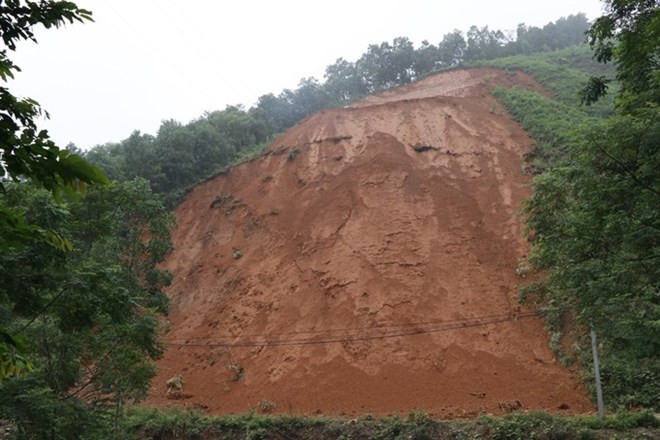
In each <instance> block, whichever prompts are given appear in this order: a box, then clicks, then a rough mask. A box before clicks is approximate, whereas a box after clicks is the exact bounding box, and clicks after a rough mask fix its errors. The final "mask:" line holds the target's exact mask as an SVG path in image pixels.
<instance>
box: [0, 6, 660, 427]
mask: <svg viewBox="0 0 660 440" xmlns="http://www.w3.org/2000/svg"><path fill="white" fill-rule="evenodd" d="M605 3H606V5H607V7H608V9H607V11H608V12H607V14H606V15H604V16H603V17H601V18H600V19H598V20H597V21H596V22H595V23H588V22H587V20H586V17H585V16H584V15H583V14H577V15H574V16H569V17H567V18H562V19H559V20H557V21H555V22H554V23H549V24H548V25H546V26H544V27H543V28H538V27H529V26H525V25H520V26H519V27H518V28H517V29H516V30H515V32H505V31H500V30H496V31H493V30H490V29H489V28H488V27H483V28H479V27H477V26H473V27H471V28H470V29H469V30H468V32H467V33H466V34H463V33H462V32H461V31H458V30H456V31H453V32H451V33H448V34H446V35H445V36H444V37H443V38H442V40H441V41H440V42H439V43H437V44H431V43H429V42H428V41H424V42H422V44H421V45H420V46H419V47H417V48H416V47H415V45H414V44H413V43H412V42H411V41H410V40H408V39H407V38H405V37H400V38H396V39H394V40H393V41H392V43H389V42H383V43H381V44H373V45H370V46H369V47H368V48H367V51H366V52H365V53H364V54H363V55H362V56H361V57H360V58H359V59H358V60H356V61H354V62H351V61H347V60H344V59H339V60H337V61H336V62H335V63H334V64H332V65H330V66H328V67H327V69H326V74H325V77H324V79H323V81H320V80H318V79H315V78H305V79H303V80H301V81H300V83H299V85H298V87H297V88H296V89H294V90H288V89H287V90H283V91H282V92H280V93H279V94H277V95H275V94H268V95H264V96H262V97H261V98H259V100H258V102H257V104H256V105H255V106H253V107H252V108H249V109H245V108H244V107H242V106H229V107H227V108H226V109H224V110H220V111H215V112H210V113H208V114H204V115H202V116H201V117H200V118H198V119H196V120H194V121H192V122H189V123H185V124H184V123H180V122H177V121H171V120H170V121H164V122H163V123H162V125H161V127H160V129H159V131H158V133H156V134H155V135H149V134H143V133H140V132H135V133H133V134H132V135H131V136H130V137H129V138H127V139H125V140H123V141H121V142H118V143H112V144H107V145H101V146H96V147H94V148H92V149H91V150H89V151H88V152H85V153H83V152H81V151H80V150H78V149H77V148H76V147H75V146H69V147H68V148H67V149H59V148H58V147H57V146H56V145H55V144H54V143H53V142H52V141H50V139H48V136H47V134H46V133H45V132H43V131H39V130H38V129H37V127H36V122H35V121H36V118H37V117H38V115H39V114H41V112H42V110H41V108H40V107H39V105H38V104H37V103H36V102H35V101H33V100H29V99H28V100H25V99H19V98H16V97H14V96H13V95H12V94H11V93H10V91H9V90H8V89H7V88H6V87H0V115H1V116H2V118H1V120H0V147H1V148H2V149H1V152H2V174H3V177H2V181H1V182H0V185H1V188H0V189H1V191H0V233H1V235H0V251H1V253H0V428H3V424H4V423H5V421H8V422H9V421H11V427H12V429H13V430H14V431H13V434H14V435H15V436H16V437H17V438H108V437H109V436H110V435H112V433H114V434H115V435H118V431H119V430H120V427H121V426H122V423H121V420H122V417H123V415H124V414H125V413H124V404H125V403H127V402H132V401H139V400H140V399H141V398H143V397H144V396H145V395H146V393H147V390H148V384H149V379H150V378H151V377H152V376H153V365H152V363H151V360H153V359H155V358H157V357H158V356H159V355H160V354H161V352H162V346H161V345H160V342H159V337H160V336H161V334H162V332H163V331H164V330H165V329H163V328H162V326H161V324H160V321H159V320H158V316H159V315H160V314H163V313H166V312H167V298H166V297H165V295H164V294H163V290H162V289H163V288H164V287H165V286H166V285H167V284H168V283H169V281H170V279H169V274H168V273H166V272H164V271H161V270H159V269H158V263H159V262H161V261H163V259H164V258H165V256H166V255H167V253H168V251H169V250H170V248H171V242H170V239H169V230H170V228H171V227H172V226H173V219H172V216H171V214H170V213H168V211H167V209H165V207H164V206H163V203H162V200H163V198H164V199H165V200H166V201H167V202H168V204H169V206H170V207H171V206H173V205H174V204H175V203H176V201H177V200H178V198H179V197H180V195H181V194H182V192H183V191H185V189H186V188H188V187H190V186H191V185H194V184H195V183H196V182H198V181H200V180H201V179H204V178H206V177H208V176H210V175H213V174H215V173H217V172H219V171H220V170H222V169H223V168H226V167H228V166H230V165H231V164H232V163H235V162H236V161H240V160H242V159H244V158H245V157H247V156H249V155H251V154H258V153H259V152H260V151H261V150H262V149H263V148H264V147H265V145H266V144H267V143H268V141H269V140H271V139H273V137H274V136H276V135H277V134H278V133H280V132H282V131H284V130H286V129H287V128H288V127H291V126H292V125H294V124H295V123H296V122H298V121H299V120H301V119H302V118H304V117H305V116H307V115H309V114H311V113H313V112H315V111H317V110H320V109H323V108H327V107H336V106H342V105H346V104H347V103H350V102H351V101H353V100H355V99H359V98H360V97H363V96H366V95H368V94H371V93H375V92H379V91H383V90H386V89H388V88H391V87H395V86H398V85H403V84H407V83H410V82H412V81H415V80H416V79H419V78H421V77H424V76H425V75H428V74H430V73H433V72H436V71H439V70H442V69H450V68H455V67H459V66H465V65H490V66H494V67H500V68H504V69H520V68H522V69H525V70H527V71H528V72H530V73H532V74H533V75H535V76H536V77H537V78H538V79H539V80H540V81H541V82H543V83H544V85H546V86H547V87H548V88H549V89H550V90H551V91H552V92H553V93H554V94H555V96H556V97H557V100H552V99H549V98H545V97H542V96H540V95H537V94H531V92H526V91H522V90H511V89H498V90H496V91H495V93H496V95H497V97H498V99H500V100H501V101H502V102H503V103H504V104H505V105H506V107H507V109H508V110H509V111H510V112H511V113H512V114H513V115H514V116H515V117H516V118H518V119H519V120H520V122H521V123H522V124H523V125H524V126H525V127H526V128H527V129H528V131H530V133H531V134H532V135H533V136H534V137H535V138H536V139H537V145H536V148H535V150H534V152H533V153H532V156H531V157H530V158H529V160H530V163H532V164H533V170H532V172H533V173H534V174H538V175H537V177H536V178H535V180H534V196H533V197H532V198H531V199H530V200H529V202H528V204H527V207H526V210H527V215H528V218H529V220H528V226H529V232H530V240H531V242H532V244H533V252H532V255H531V256H530V260H529V264H530V266H531V268H532V269H535V270H539V271H543V272H544V273H546V274H548V276H547V277H545V278H544V279H542V280H541V281H538V282H536V283H534V284H533V285H529V286H527V287H526V289H525V291H524V292H523V293H524V295H523V296H524V298H525V299H526V300H527V301H530V302H536V303H538V304H539V305H541V306H542V307H543V308H545V309H546V310H548V312H549V315H548V323H549V326H550V329H551V331H554V332H557V334H559V332H560V331H561V325H562V323H565V322H567V320H568V321H570V322H574V323H575V324H576V325H575V327H576V328H577V329H578V331H577V334H578V337H577V342H578V345H579V347H578V348H577V349H576V351H577V359H578V360H579V361H581V362H583V363H585V366H587V367H588V366H589V364H588V362H589V360H588V356H585V350H586V348H585V347H586V341H585V340H584V336H585V335H588V331H589V330H590V329H594V330H595V331H596V333H597V334H598V335H599V337H600V338H601V343H602V345H601V348H602V352H603V355H604V357H603V379H604V383H605V390H606V394H607V399H608V405H610V407H611V408H652V409H655V410H656V411H657V410H658V408H660V401H659V400H658V396H660V345H659V344H658V343H659V341H660V326H659V324H658V323H659V322H660V296H659V292H660V265H659V264H658V258H659V257H660V212H659V211H658V209H659V208H658V207H660V181H659V177H660V176H659V174H660V173H659V172H658V170H660V149H659V148H658V145H657V139H659V138H660V132H659V130H660V108H659V107H658V104H660V74H659V73H658V64H657V54H658V53H659V52H660V11H659V10H658V7H657V5H656V2H655V1H647V0H636V1H628V2H614V1H611V0H609V1H606V2H605ZM26 4H27V5H28V6H24V5H22V4H21V3H20V2H6V6H3V8H2V9H0V24H1V26H0V27H1V29H2V38H3V42H4V44H5V47H6V49H5V50H2V51H1V52H0V79H2V80H6V79H7V78H11V77H12V75H13V72H16V71H18V67H17V66H15V65H14V64H13V63H12V62H11V60H10V59H9V54H10V53H11V51H13V50H15V49H16V43H17V42H18V41H20V40H25V39H27V40H34V41H36V40H35V37H34V34H33V27H34V26H37V25H39V24H41V25H44V26H45V27H53V26H59V25H61V24H63V23H68V22H74V21H86V20H88V19H89V18H90V17H91V13H90V12H89V11H86V10H84V9H80V8H78V7H77V6H75V5H74V4H72V3H70V2H58V1H53V2H45V3H34V2H27V3H26ZM585 32H587V38H588V41H589V43H590V44H591V46H592V48H593V50H594V51H595V52H594V53H595V56H596V59H597V60H598V61H601V62H604V63H605V62H606V63H610V65H611V64H612V63H614V64H615V66H616V78H612V77H610V76H609V75H610V74H609V73H608V72H611V71H612V70H607V69H600V68H593V67H591V66H589V67H587V68H585V69H582V70H579V69H575V68H573V67H575V65H577V64H584V65H587V61H588V60H589V59H590V57H591V53H590V52H589V50H588V48H587V47H584V46H582V47H578V48H575V47H573V46H575V45H580V44H582V43H583V42H584V40H585ZM569 83H570V84H573V85H575V84H576V83H577V84H578V87H579V86H580V85H581V86H583V90H582V95H581V96H578V95H577V94H576V93H575V92H576V90H575V88H573V87H568V86H567V84H569ZM613 98H615V99H613ZM607 99H610V101H609V102H607V101H606V100H607ZM580 100H582V102H583V103H584V105H588V107H578V104H579V101H580ZM613 101H615V102H616V109H615V110H613V107H612V102H613ZM580 124H582V125H580ZM579 125H580V126H581V127H582V128H579V129H576V128H577V126H579ZM83 157H84V158H85V159H87V160H88V161H89V162H91V163H92V164H95V165H96V166H98V168H97V167H94V166H92V165H90V164H89V163H87V162H85V161H84V160H83ZM101 169H102V170H103V171H105V174H107V177H106V175H104V173H103V172H101ZM541 171H543V172H542V173H540V172H541ZM108 177H109V179H108ZM10 180H13V182H9V181H10ZM110 180H112V183H111V182H110ZM580 344H581V345H580ZM568 361H570V360H567V362H568ZM585 371H588V368H585ZM502 438H505V437H502ZM506 438H513V437H506Z"/></svg>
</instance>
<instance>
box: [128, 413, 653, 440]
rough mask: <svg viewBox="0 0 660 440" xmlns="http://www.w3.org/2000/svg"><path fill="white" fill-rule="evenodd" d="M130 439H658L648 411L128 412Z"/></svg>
mask: <svg viewBox="0 0 660 440" xmlns="http://www.w3.org/2000/svg"><path fill="white" fill-rule="evenodd" d="M123 430H124V437H125V438H130V439H135V440H138V439H140V440H141V439H161V440H169V439H201V440H206V439H217V438H222V439H237V440H238V439H381V440H389V439H392V440H394V439H396V440H403V439H417V440H422V439H455V440H468V439H487V440H514V439H538V440H545V439H547V440H559V439H566V440H572V439H580V440H582V439H594V440H599V439H612V438H616V439H620V440H622V439H658V438H660V422H659V421H658V419H657V418H656V417H655V416H654V415H653V414H650V413H622V414H618V415H615V416H610V417H607V418H605V419H598V418H595V417H559V416H552V415H549V414H546V413H518V414H510V415H507V416H504V417H486V416H484V417H480V418H478V419H476V420H469V421H467V420H452V421H441V420H434V419H432V418H430V417H429V416H428V415H426V414H424V413H420V412H415V413H411V414H410V415H409V416H408V417H406V418H401V417H398V416H394V417H384V418H374V417H371V416H363V417H359V418H356V419H351V420H349V419H335V418H320V417H303V416H266V415H260V414H257V413H247V414H243V415H236V416H218V417H211V416H207V415H205V414H203V413H200V412H197V411H193V410H183V409H178V408H174V409H169V410H165V411H161V410H156V409H147V408H132V409H130V410H128V411H127V414H126V417H125V418H124V424H123Z"/></svg>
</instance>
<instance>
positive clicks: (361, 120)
mask: <svg viewBox="0 0 660 440" xmlns="http://www.w3.org/2000/svg"><path fill="white" fill-rule="evenodd" d="M494 85H517V86H521V87H528V88H534V89H539V86H538V85H536V84H535V83H534V82H533V80H531V78H529V77H527V76H525V75H523V74H520V73H518V74H505V73H504V72H500V71H497V70H489V69H473V70H461V71H453V72H447V73H443V74H439V75H435V76H432V77H429V78H427V79H425V80H423V81H420V82H418V83H415V84H413V85H410V86H407V87H402V88H398V89H395V90H393V91H389V92H386V93H384V94H381V95H378V96H373V97H369V98H367V99H365V100H363V101H361V102H358V103H356V104H354V105H353V106H351V107H350V108H344V109H336V110H327V111H323V112H320V113H317V114H315V115H312V116H311V117H309V118H307V119H305V120H304V121H302V122H301V123H300V124H298V125H297V126H295V127H293V128H292V129H291V130H289V131H287V132H286V133H285V134H283V135H282V136H281V137H280V138H278V139H277V140H276V141H275V142H273V144H272V145H271V146H270V151H269V153H268V154H265V155H263V156H261V157H259V158H257V159H255V160H253V161H251V162H249V163H245V164H243V165H240V166H237V167H235V168H232V169H231V170H230V171H229V172H228V173H226V174H224V175H220V176H217V177H216V178H214V179H212V180H210V181H207V182H206V183H204V184H201V185H199V186H197V187H196V188H195V189H194V190H193V191H192V192H191V193H190V194H189V195H188V197H187V198H186V200H185V201H184V202H183V203H182V204H181V205H180V206H179V207H178V209H177V211H176V216H177V220H178V225H177V228H176V230H175V232H174V243H175V246H176V250H175V251H174V252H173V254H172V255H171V256H170V257H169V259H168V261H167V265H166V266H167V268H168V269H170V270H171V271H172V272H173V273H174V275H175V282H174V284H173V285H172V286H171V288H170V289H169V296H170V298H171V300H172V313H171V315H170V317H169V322H170V324H171V331H170V333H169V334H168V335H167V339H168V341H169V342H170V343H171V344H173V345H171V346H169V347H168V350H167V351H166V353H165V356H164V358H163V359H162V360H161V361H160V363H159V367H160V373H159V375H158V377H157V378H156V380H155V382H154V386H153V391H152V395H151V397H150V399H149V401H150V403H151V404H155V405H159V406H164V405H171V404H179V405H191V406H199V407H203V408H206V409H208V410H209V411H211V412H215V413H218V412H243V411H247V410H249V409H251V408H256V409H258V410H262V411H274V412H285V413H288V412H291V413H306V414H312V413H323V414H349V415H353V414H365V413H374V414H388V413H399V412H403V413H408V412H409V411H411V410H415V409H417V410H424V411H427V412H429V413H432V414H435V415H436V416H441V417H460V416H469V415H476V414H478V413H479V412H481V411H486V412H490V413H501V412H504V411H508V410H512V409H520V408H524V409H547V410H551V411H568V412H584V411H588V410H590V409H591V405H590V403H589V401H588V399H587V398H586V395H585V392H584V390H583V389H582V388H581V385H580V383H579V380H578V378H577V377H576V375H575V372H572V371H569V370H567V369H565V368H563V367H562V366H561V365H559V363H557V362H556V361H555V360H554V358H553V354H552V352H551V351H550V349H549V343H548V335H547V334H546V333H545V332H544V329H543V322H542V320H541V319H540V318H538V317H536V316H534V315H533V312H534V311H533V310H531V309H527V308H525V307H522V308H521V307H520V306H518V305H517V302H516V297H517V293H516V292H517V286H518V284H519V283H520V279H519V278H518V277H517V276H516V268H517V266H518V263H519V260H520V258H521V257H522V256H523V255H524V254H525V253H526V252H527V244H526V241H525V240H524V238H523V234H522V225H521V218H520V217H519V216H518V215H517V212H518V211H519V209H520V207H521V203H522V201H523V200H524V198H525V197H526V196H527V194H528V191H529V189H528V187H527V184H528V183H529V177H527V176H525V175H524V174H523V172H522V171H521V168H522V163H523V160H522V158H523V155H524V154H525V153H526V152H527V151H528V148H529V146H530V144H531V143H532V141H531V139H530V138H529V137H528V136H527V135H526V134H525V133H524V132H523V131H522V129H521V128H520V127H519V126H518V125H517V124H516V123H515V122H514V121H513V120H512V119H511V118H510V117H509V116H508V115H507V114H506V112H505V111H504V110H503V109H502V108H501V107H500V106H499V105H498V104H497V102H496V101H495V100H494V99H493V98H492V97H491V95H490V90H491V88H492V87H493V86H494ZM175 375H181V376H182V377H183V380H184V388H183V391H182V393H180V394H177V393H170V394H167V392H166V386H165V383H166V381H167V380H168V379H169V378H170V377H173V376H175ZM560 408H561V409H560Z"/></svg>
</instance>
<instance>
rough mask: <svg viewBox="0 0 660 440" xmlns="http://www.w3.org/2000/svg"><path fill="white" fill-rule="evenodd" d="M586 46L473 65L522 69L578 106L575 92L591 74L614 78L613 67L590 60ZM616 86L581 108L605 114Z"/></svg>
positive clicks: (611, 105)
mask: <svg viewBox="0 0 660 440" xmlns="http://www.w3.org/2000/svg"><path fill="white" fill-rule="evenodd" d="M592 56H593V53H592V51H591V49H590V48H589V46H587V45H582V46H573V47H569V48H566V49H562V50H557V51H554V52H542V53H535V54H530V55H514V56H509V57H502V58H496V59H493V60H483V61H478V62H476V63H475V64H474V66H481V67H495V68H499V69H504V70H507V71H513V70H522V71H524V72H526V73H528V74H530V75H532V76H533V77H534V79H536V81H538V82H539V83H541V84H542V85H543V86H545V87H546V88H547V89H548V90H549V91H550V92H552V94H553V95H554V98H556V99H557V100H558V101H560V102H561V103H563V104H567V105H569V106H572V107H574V108H577V107H579V106H580V97H579V95H578V92H579V91H580V89H581V88H582V87H583V85H584V84H586V83H587V81H588V79H589V77H590V76H592V75H604V76H606V77H609V78H614V75H615V71H614V66H612V65H604V64H599V63H597V62H595V61H594V60H593V59H592ZM617 90H618V86H617V85H616V84H615V83H613V84H611V85H610V91H609V93H608V95H607V96H605V97H604V98H603V99H601V100H600V101H598V102H597V103H595V104H593V105H591V106H584V107H581V110H582V111H583V112H584V113H586V114H588V115H591V116H595V117H606V116H609V115H611V114H612V113H613V111H614V96H616V93H617Z"/></svg>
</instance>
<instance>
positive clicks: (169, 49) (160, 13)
mask: <svg viewBox="0 0 660 440" xmlns="http://www.w3.org/2000/svg"><path fill="white" fill-rule="evenodd" d="M76 3H77V4H78V5H79V6H80V7H83V8H86V9H89V10H91V11H92V12H93V15H94V19H95V22H94V23H85V24H74V25H68V26H66V27H65V28H62V29H59V30H54V29H51V30H44V31H43V32H39V33H38V39H39V44H38V45H35V44H32V43H24V44H22V45H21V46H19V48H18V50H17V52H15V53H12V54H10V57H12V59H13V60H14V61H15V63H16V64H18V65H19V66H20V67H21V68H22V70H23V72H20V73H18V74H17V77H16V79H15V80H13V81H11V83H10V85H9V87H10V89H11V90H12V91H13V92H14V93H15V94H18V95H19V96H24V97H26V96H29V97H31V98H34V99H36V100H38V101H39V102H40V103H41V104H42V105H43V107H45V108H46V110H47V111H48V112H49V113H50V115H51V120H50V121H45V122H44V123H42V124H41V125H42V127H45V128H48V129H49V131H50V134H51V136H52V137H53V138H54V140H55V141H56V142H57V143H58V144H60V145H62V146H64V145H66V144H68V143H69V142H73V143H75V144H76V145H77V146H78V147H80V148H85V149H87V148H90V147H92V146H94V145H97V144H102V143H106V142H118V141H120V140H122V139H125V138H126V137H128V136H129V135H130V133H131V132H132V131H133V130H140V131H142V132H146V133H151V134H155V133H156V132H157V130H158V127H159V125H160V122H161V121H162V120H165V119H176V120H178V121H181V122H184V123H185V122H189V121H190V120H192V119H195V118H197V117H199V116H201V115H202V114H203V113H204V112H205V111H212V110H221V109H223V108H225V106H227V105H233V104H244V105H245V106H246V107H250V106H252V105H253V104H254V103H255V102H256V100H257V98H258V97H259V96H261V95H263V94H266V93H271V92H272V93H275V94H278V93H279V92H280V91H281V90H282V89H283V88H291V89H293V88H295V87H296V86H297V84H298V81H299V80H300V79H301V78H303V77H308V76H315V77H317V78H318V79H322V78H323V73H324V71H325V67H326V66H327V65H328V64H332V63H334V61H335V60H336V59H337V58H339V57H343V58H345V59H347V60H350V61H355V59H357V58H358V57H359V56H360V55H361V54H362V53H363V52H364V51H365V50H366V49H367V46H368V45H369V44H371V43H380V42H382V41H391V40H392V39H393V38H395V37H398V36H406V37H408V38H410V40H411V41H413V43H415V46H416V47H417V46H418V45H419V44H420V42H421V41H422V40H424V39H426V40H428V41H429V42H431V43H433V44H437V43H438V42H439V41H441V40H442V37H443V35H444V34H445V33H447V32H450V31H452V30H453V29H460V30H462V31H464V32H465V31H467V29H468V28H469V27H470V26H471V25H473V24H474V25H477V26H480V27H481V26H485V25H488V26H489V27H490V28H491V29H502V30H507V29H511V30H513V29H515V28H516V26H517V25H518V24H519V23H525V24H527V25H534V26H542V25H545V24H546V23H548V22H550V21H554V20H556V19H557V18H559V17H564V16H567V15H570V14H576V13H578V12H584V13H586V14H587V17H588V18H589V19H590V20H593V19H594V18H596V17H598V16H600V15H601V12H602V4H601V2H600V1H598V0H497V1H495V0H405V1H401V0H397V1H393V0H333V1H324V2H316V1H312V0H306V1H303V0H270V1H268V0H259V1H257V0H235V1H217V0H216V1H214V0H185V1H181V0H77V1H76Z"/></svg>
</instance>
